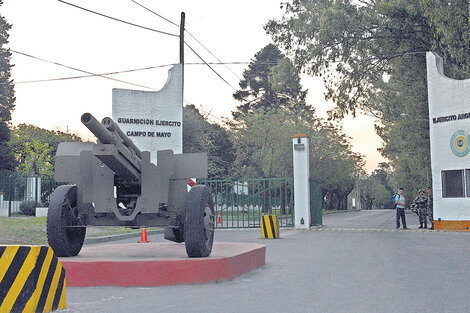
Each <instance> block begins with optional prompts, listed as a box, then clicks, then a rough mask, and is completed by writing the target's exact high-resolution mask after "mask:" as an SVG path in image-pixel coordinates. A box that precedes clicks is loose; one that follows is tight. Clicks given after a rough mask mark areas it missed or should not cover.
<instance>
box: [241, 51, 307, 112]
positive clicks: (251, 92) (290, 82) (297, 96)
mask: <svg viewBox="0 0 470 313" xmlns="http://www.w3.org/2000/svg"><path fill="white" fill-rule="evenodd" d="M239 85H240V90H237V91H236V92H235V93H234V94H233V97H234V98H235V99H236V100H238V101H240V102H241V103H242V104H240V105H239V106H238V107H237V110H236V111H235V112H233V117H234V119H237V118H240V117H242V116H243V115H246V114H248V113H250V112H253V111H254V110H257V109H265V110H267V109H270V108H271V109H277V108H285V109H288V110H290V111H291V112H293V113H301V112H303V111H309V110H313V108H311V107H309V106H307V105H306V102H305V97H306V95H307V91H306V90H302V86H301V84H300V76H299V75H298V73H297V71H296V70H295V68H294V66H293V64H292V62H291V61H290V60H289V59H288V58H286V57H285V56H284V55H283V54H282V53H281V51H279V49H278V48H277V47H276V46H275V45H273V44H268V45H267V46H265V47H264V48H262V49H261V50H260V51H259V52H257V53H256V54H255V57H254V59H253V60H252V61H251V62H250V64H249V65H248V69H247V70H245V71H244V72H243V79H242V80H241V81H240V83H239Z"/></svg>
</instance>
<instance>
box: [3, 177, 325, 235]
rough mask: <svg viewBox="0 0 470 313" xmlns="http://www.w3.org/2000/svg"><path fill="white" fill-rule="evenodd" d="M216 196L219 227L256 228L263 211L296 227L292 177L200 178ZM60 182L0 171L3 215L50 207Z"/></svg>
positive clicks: (316, 202)
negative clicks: (27, 207) (26, 206)
mask: <svg viewBox="0 0 470 313" xmlns="http://www.w3.org/2000/svg"><path fill="white" fill-rule="evenodd" d="M197 183H198V184H203V185H206V186H207V187H208V188H209V189H210V191H211V193H212V196H213V199H214V204H215V210H216V228H257V227H261V226H260V221H261V216H262V215H263V214H272V215H276V216H277V219H278V222H279V226H280V227H293V226H294V183H293V179H292V178H262V179H243V180H239V181H234V180H198V181H197ZM59 185H61V184H60V183H56V182H55V181H54V180H53V179H47V178H42V179H37V178H35V177H27V176H25V175H22V174H20V173H18V172H11V171H0V216H10V215H11V214H12V213H19V212H20V206H21V204H22V203H24V202H25V201H31V202H35V203H36V204H37V206H48V205H49V200H50V196H51V194H52V192H53V191H54V189H55V188H57V187H58V186H59ZM310 203H311V205H310V210H311V216H312V220H311V224H312V225H321V224H322V193H321V185H320V184H319V183H318V182H317V181H315V180H314V179H310Z"/></svg>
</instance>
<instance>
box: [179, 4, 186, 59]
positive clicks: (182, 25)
mask: <svg viewBox="0 0 470 313" xmlns="http://www.w3.org/2000/svg"><path fill="white" fill-rule="evenodd" d="M184 19H185V14H184V12H181V23H180V63H181V64H184Z"/></svg>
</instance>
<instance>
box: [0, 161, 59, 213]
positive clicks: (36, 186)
mask: <svg viewBox="0 0 470 313" xmlns="http://www.w3.org/2000/svg"><path fill="white" fill-rule="evenodd" d="M59 185H60V184H59V183H56V182H55V181H54V180H53V179H48V178H44V177H43V178H39V177H28V176H26V175H23V174H21V173H18V172H13V171H4V170H3V171H0V216H10V215H11V214H12V213H19V212H20V206H21V204H22V203H24V202H34V203H35V204H36V205H37V206H48V205H49V199H50V195H51V193H52V191H54V189H55V188H56V187H57V186H59Z"/></svg>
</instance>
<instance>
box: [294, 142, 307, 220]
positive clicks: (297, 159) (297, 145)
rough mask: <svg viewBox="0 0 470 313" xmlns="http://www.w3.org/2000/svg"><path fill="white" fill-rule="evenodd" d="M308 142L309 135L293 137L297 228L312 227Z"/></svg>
mask: <svg viewBox="0 0 470 313" xmlns="http://www.w3.org/2000/svg"><path fill="white" fill-rule="evenodd" d="M308 141H309V140H308V138H307V135H305V134H296V135H294V136H292V148H293V159H294V212H295V222H294V223H295V228H309V227H310V166H309V148H308Z"/></svg>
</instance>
